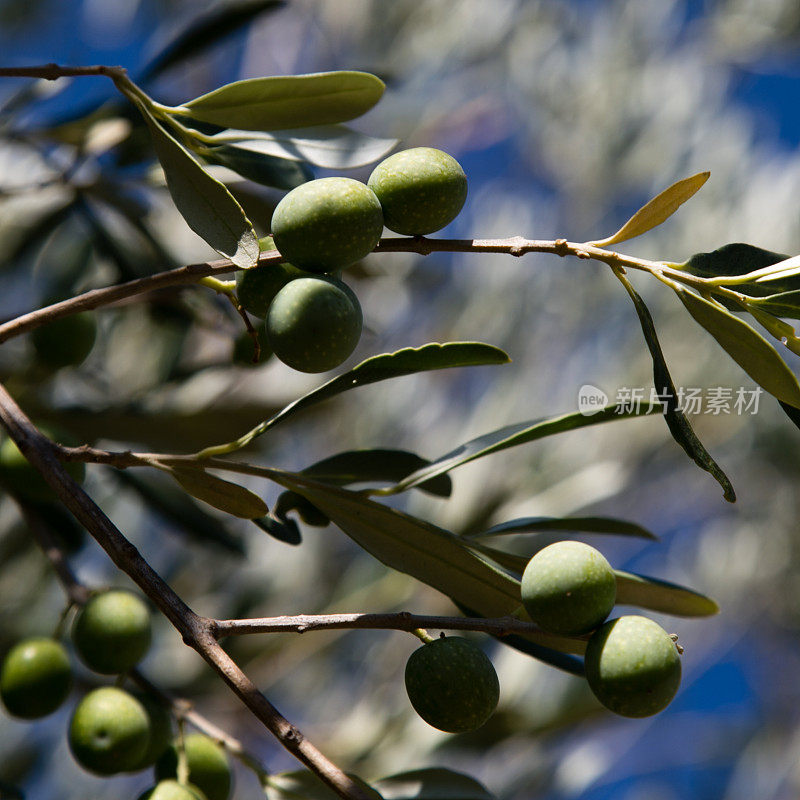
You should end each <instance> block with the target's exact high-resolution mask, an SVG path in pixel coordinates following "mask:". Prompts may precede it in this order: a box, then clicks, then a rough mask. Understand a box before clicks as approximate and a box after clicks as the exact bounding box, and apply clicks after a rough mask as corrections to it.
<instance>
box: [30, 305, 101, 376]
mask: <svg viewBox="0 0 800 800" xmlns="http://www.w3.org/2000/svg"><path fill="white" fill-rule="evenodd" d="M96 336H97V323H96V322H95V319H94V315H93V314H90V313H89V312H88V311H82V312H80V313H78V314H72V315H71V316H68V317H60V318H59V319H55V320H53V321H52V322H48V323H47V324H46V325H42V326H41V327H39V328H35V329H34V330H33V331H31V344H32V345H33V349H34V351H35V353H36V360H37V361H38V362H39V363H40V364H43V365H44V366H46V367H49V368H50V369H60V368H61V367H77V366H78V365H79V364H82V363H83V362H84V361H85V360H86V357H87V356H88V355H89V353H90V352H91V350H92V347H94V340H95V337H96Z"/></svg>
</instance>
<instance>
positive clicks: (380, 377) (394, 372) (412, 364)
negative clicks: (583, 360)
mask: <svg viewBox="0 0 800 800" xmlns="http://www.w3.org/2000/svg"><path fill="white" fill-rule="evenodd" d="M510 360H511V359H510V358H509V357H508V355H507V354H506V353H504V352H503V351H502V350H501V349H500V348H499V347H495V346H494V345H491V344H484V343H483V342H446V343H445V344H438V343H430V344H425V345H423V346H422V347H407V348H405V349H403V350H398V351H397V352H395V353H382V354H381V355H378V356H372V358H368V359H366V360H365V361H362V362H361V363H360V364H357V365H356V366H355V367H353V369H351V370H348V371H347V372H345V373H344V374H343V375H339V376H338V377H336V378H333V379H332V380H330V381H328V382H327V383H324V384H323V385H322V386H320V387H319V388H318V389H314V390H313V391H311V392H309V393H308V394H306V395H303V397H300V398H299V399H297V400H295V401H294V402H292V403H289V405H288V406H286V407H285V408H283V409H282V410H281V411H279V412H278V413H277V414H275V416H273V417H271V418H270V419H268V420H266V421H265V422H262V423H261V424H260V425H257V426H256V427H255V428H253V429H252V430H251V431H249V432H248V433H246V434H245V435H244V436H242V437H240V438H239V439H237V440H236V441H234V442H229V443H227V444H222V445H218V446H215V447H207V448H206V449H205V450H202V451H200V453H199V454H198V455H199V456H201V457H207V456H212V455H220V454H223V453H230V452H233V451H234V450H238V449H239V448H241V447H244V446H245V445H248V444H249V443H250V442H251V441H253V439H255V438H256V437H257V436H260V435H261V434H262V433H264V432H266V431H268V430H269V429H270V428H273V427H274V426H275V425H277V424H278V423H279V422H283V421H284V420H286V419H288V418H289V417H291V416H292V415H293V414H296V413H297V412H298V411H302V410H303V409H306V408H308V407H309V406H312V405H314V404H316V403H321V402H322V401H323V400H328V399H330V398H331V397H335V396H336V395H337V394H341V393H342V392H346V391H348V390H350V389H356V388H358V387H359V386H367V385H368V384H370V383H377V382H378V381H384V380H388V379H389V378H399V377H401V376H403V375H413V374H415V373H418V372H428V371H431V370H437V369H448V368H450V367H477V366H485V365H490V364H507V363H508V362H509V361H510Z"/></svg>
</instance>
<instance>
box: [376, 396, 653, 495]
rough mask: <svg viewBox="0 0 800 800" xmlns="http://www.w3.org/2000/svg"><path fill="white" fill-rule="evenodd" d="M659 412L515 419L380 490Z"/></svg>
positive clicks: (609, 411) (405, 485) (604, 412)
mask: <svg viewBox="0 0 800 800" xmlns="http://www.w3.org/2000/svg"><path fill="white" fill-rule="evenodd" d="M653 413H657V412H656V411H649V410H647V409H632V410H620V409H619V408H618V407H617V406H606V407H605V408H603V409H601V410H600V411H598V412H597V413H595V414H592V415H591V416H588V415H585V414H582V413H581V412H580V411H574V412H572V413H570V414H562V415H561V416H559V417H551V418H549V419H538V420H525V421H524V422H516V423H514V424H513V425H506V426H505V427H503V428H499V429H498V430H495V431H491V432H490V433H485V434H483V435H482V436H478V437H477V438H475V439H471V440H470V441H468V442H465V443H464V444H462V445H460V446H459V447H457V448H456V449H455V450H452V451H450V452H449V453H447V454H445V455H443V456H442V457H441V458H437V459H436V461H433V462H432V463H431V464H429V465H428V466H426V467H422V468H421V469H418V470H416V471H415V472H412V473H411V474H410V475H409V476H408V477H406V478H404V479H403V480H401V481H398V482H397V483H396V484H395V485H394V486H391V487H389V488H388V489H384V490H379V493H381V494H396V493H397V492H404V491H406V490H407V489H411V488H412V487H414V486H418V485H419V484H420V483H422V482H423V481H429V480H431V479H432V478H435V477H438V476H439V475H444V474H445V473H446V472H450V470H452V469H455V468H456V467H460V466H462V465H463V464H467V463H469V462H470V461H474V460H475V459H476V458H483V457H484V456H488V455H491V454H492V453H497V452H499V451H501V450H507V449H508V448H509V447H517V446H518V445H521V444H527V443H528V442H534V441H536V440H537V439H543V438H544V437H546V436H553V435H555V434H557V433H565V432H566V431H573V430H577V429H578V428H586V427H588V426H590V425H600V424H601V423H604V422H612V421H613V420H620V419H630V418H631V417H642V416H647V415H648V414H653Z"/></svg>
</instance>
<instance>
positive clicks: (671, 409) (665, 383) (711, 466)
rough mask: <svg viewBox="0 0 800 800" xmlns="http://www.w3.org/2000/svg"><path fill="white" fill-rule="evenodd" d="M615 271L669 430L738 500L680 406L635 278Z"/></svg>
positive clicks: (724, 490) (730, 496) (731, 500)
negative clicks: (633, 311) (636, 324)
mask: <svg viewBox="0 0 800 800" xmlns="http://www.w3.org/2000/svg"><path fill="white" fill-rule="evenodd" d="M614 274H615V275H616V277H617V279H618V280H619V282H620V283H621V284H622V285H623V286H624V287H625V291H626V292H627V293H628V295H629V296H630V298H631V300H633V305H634V308H635V309H636V314H637V315H638V317H639V324H640V325H641V326H642V333H643V334H644V338H645V341H646V342H647V349H648V350H649V351H650V356H651V358H652V359H653V383H654V385H655V389H656V392H658V394H659V398H660V400H661V402H662V403H663V406H664V420H665V421H666V423H667V427H668V428H669V432H670V433H671V434H672V438H673V439H674V440H675V441H676V442H677V443H678V444H679V445H680V446H681V447H682V448H683V450H684V452H685V453H686V455H687V456H689V458H691V459H692V461H694V463H695V464H697V466H698V467H700V469H704V470H705V471H706V472H708V473H709V474H710V475H711V476H712V477H713V478H714V480H716V481H717V483H719V485H720V486H721V487H722V493H723V497H724V498H725V499H726V500H727V501H728V502H729V503H734V502H736V492H735V491H734V489H733V484H732V483H731V482H730V479H729V478H728V476H727V475H726V474H725V473H724V471H723V470H722V468H721V467H720V466H719V464H717V462H716V461H714V459H713V458H711V455H710V454H709V452H708V450H706V448H705V447H704V446H703V443H702V442H701V441H700V439H699V438H698V437H697V434H696V433H695V432H694V428H692V426H691V423H690V422H689V420H688V418H687V417H686V415H685V414H684V413H683V411H682V410H681V409H680V408H678V395H677V392H676V391H675V384H674V383H673V382H672V376H671V375H670V374H669V368H668V367H667V362H666V359H665V358H664V353H663V352H662V350H661V344H660V343H659V341H658V334H657V333H656V326H655V324H654V323H653V317H652V316H651V315H650V310H649V309H648V308H647V305H646V304H645V302H644V300H642V298H641V297H640V296H639V294H638V292H637V291H636V290H635V289H634V288H633V286H632V284H631V282H630V281H629V280H628V279H627V278H626V277H625V276H624V275H623V274H622V273H621V272H620V271H618V270H615V271H614ZM765 344H766V343H765Z"/></svg>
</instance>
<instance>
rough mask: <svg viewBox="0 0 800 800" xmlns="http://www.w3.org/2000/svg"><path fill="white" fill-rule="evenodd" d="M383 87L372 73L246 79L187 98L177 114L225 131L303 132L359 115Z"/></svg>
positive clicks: (344, 71)
mask: <svg viewBox="0 0 800 800" xmlns="http://www.w3.org/2000/svg"><path fill="white" fill-rule="evenodd" d="M384 89H385V86H384V84H383V81H382V80H380V78H377V77H375V75H371V74H370V73H368V72H355V71H349V70H343V71H339V72H317V73H312V74H310V75H287V76H279V77H269V78H250V79H248V80H243V81H236V82H235V83H229V84H226V85H225V86H220V88H219V89H214V90H213V91H211V92H208V93H207V94H204V95H201V96H200V97H196V98H194V99H193V100H189V102H187V103H184V104H183V106H181V107H180V109H179V112H178V113H186V114H188V115H189V116H191V117H192V118H193V119H198V120H200V121H201V122H210V123H212V124H214V125H221V126H223V127H225V128H240V129H243V130H254V131H273V130H280V129H282V128H305V127H307V126H310V125H329V124H331V123H337V122H346V121H347V120H350V119H355V118H356V117H360V116H361V115H362V114H364V113H366V112H367V111H369V109H370V108H372V107H373V106H374V105H375V103H377V102H378V100H380V99H381V95H382V94H383V90H384Z"/></svg>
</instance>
